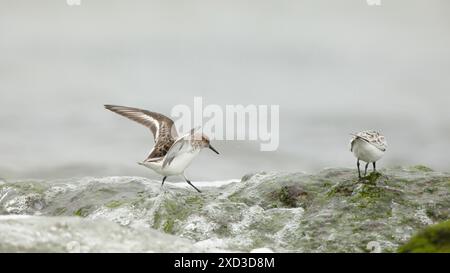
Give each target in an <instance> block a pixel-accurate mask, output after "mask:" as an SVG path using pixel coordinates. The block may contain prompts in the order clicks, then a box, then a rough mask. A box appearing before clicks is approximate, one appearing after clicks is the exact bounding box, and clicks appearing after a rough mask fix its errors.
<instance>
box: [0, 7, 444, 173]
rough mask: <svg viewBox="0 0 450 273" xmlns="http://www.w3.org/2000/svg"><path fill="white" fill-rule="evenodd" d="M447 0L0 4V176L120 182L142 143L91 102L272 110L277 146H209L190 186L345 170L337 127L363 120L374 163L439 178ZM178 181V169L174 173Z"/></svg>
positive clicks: (348, 160)
mask: <svg viewBox="0 0 450 273" xmlns="http://www.w3.org/2000/svg"><path fill="white" fill-rule="evenodd" d="M449 12H450V2H449V1H447V0H427V1H425V0H381V5H380V6H369V5H368V4H367V2H366V1H365V0H342V1H332V0H328V1H326V0H310V1H294V0H276V1H275V0H252V1H248V0H240V1H224V0H223V1H211V0H202V1H194V0H193V1H181V0H161V1H137V0H135V1H119V0H108V1H106V0H105V1H101V0H81V5H80V6H70V5H68V4H67V2H66V0H42V1H23V0H15V1H7V0H0V177H2V178H4V179H20V178H43V179H47V178H62V177H74V176H75V177H79V176H114V175H120V176H121V175H133V176H144V177H150V178H157V177H159V176H157V175H155V174H154V173H153V172H151V171H150V170H148V169H145V168H143V167H141V166H138V165H137V164H136V162H138V161H141V160H143V159H144V158H145V157H146V156H147V154H148V152H149V151H150V149H151V148H152V145H153V139H152V137H151V135H150V133H149V131H148V129H146V128H145V127H142V126H141V125H139V124H137V123H133V122H131V121H129V120H127V119H125V118H123V117H120V116H117V115H115V114H113V113H111V112H109V111H107V110H105V109H104V108H103V104H106V103H109V104H118V105H126V106H133V107H140V108H144V109H148V110H152V111H157V112H161V113H164V114H166V115H168V114H169V113H170V111H171V109H172V108H173V107H174V106H175V105H177V104H185V105H189V106H193V101H194V97H195V96H198V97H202V98H203V103H204V104H205V105H207V104H218V105H221V106H224V107H225V105H227V104H232V105H235V104H243V105H248V104H256V105H258V104H263V105H279V106H280V146H279V149H278V150H276V151H273V152H261V151H260V150H259V146H260V143H259V142H257V141H215V142H214V146H215V147H216V148H217V149H218V150H219V151H220V152H221V155H220V156H217V155H216V154H214V153H212V152H210V151H204V152H203V153H202V154H201V155H200V156H199V157H198V158H197V159H196V160H195V161H194V163H193V164H192V166H191V167H190V168H189V169H188V171H187V175H188V176H189V177H190V178H191V180H192V181H196V180H226V179H232V178H240V177H241V176H243V175H244V174H246V173H250V172H255V171H270V170H278V171H307V172H313V171H316V170H319V169H322V168H325V167H355V159H354V157H353V155H352V154H351V153H350V151H349V147H348V141H349V138H350V135H349V133H351V132H356V131H359V130H363V129H377V130H380V131H381V132H382V133H383V134H385V135H386V138H387V141H388V144H389V147H388V152H387V153H386V156H385V157H384V158H383V159H382V161H380V163H379V164H378V166H379V167H380V168H382V167H385V166H394V165H416V164H424V165H427V166H429V167H431V168H433V169H436V170H443V171H448V170H450V168H449V163H448V162H449V161H448V158H447V156H448V153H449V151H450V110H449V103H450V95H449V92H450V76H449V74H450V50H449V49H450V28H449V26H450V16H448V15H449ZM172 180H177V178H172Z"/></svg>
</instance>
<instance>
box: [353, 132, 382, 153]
mask: <svg viewBox="0 0 450 273" xmlns="http://www.w3.org/2000/svg"><path fill="white" fill-rule="evenodd" d="M352 135H353V138H352V140H351V141H350V144H351V148H350V151H353V143H354V141H355V140H356V139H358V138H359V139H362V140H364V141H366V142H367V143H369V144H371V145H373V146H375V147H376V148H377V149H379V150H381V151H383V152H385V151H386V148H387V142H386V139H385V138H384V136H383V135H381V134H380V133H378V132H376V131H363V132H359V133H358V134H352Z"/></svg>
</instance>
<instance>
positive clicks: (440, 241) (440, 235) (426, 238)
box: [398, 220, 450, 253]
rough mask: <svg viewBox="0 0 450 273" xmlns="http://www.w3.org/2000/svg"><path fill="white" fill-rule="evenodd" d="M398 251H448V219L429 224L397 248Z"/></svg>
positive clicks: (449, 232)
mask: <svg viewBox="0 0 450 273" xmlns="http://www.w3.org/2000/svg"><path fill="white" fill-rule="evenodd" d="M398 252H400V253H450V220H449V221H446V222H442V223H440V224H437V225H433V226H429V227H427V228H425V229H424V230H422V231H421V232H419V233H418V234H417V235H415V236H413V237H412V238H411V239H410V240H409V242H408V243H406V244H405V245H403V246H401V247H400V248H399V249H398Z"/></svg>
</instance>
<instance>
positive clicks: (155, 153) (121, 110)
mask: <svg viewBox="0 0 450 273" xmlns="http://www.w3.org/2000/svg"><path fill="white" fill-rule="evenodd" d="M105 108H106V109H108V110H110V111H113V112H115V113H117V114H119V115H122V116H124V117H126V118H129V119H131V120H133V121H136V122H138V123H140V124H142V125H144V126H146V127H148V128H149V129H150V131H151V132H152V134H153V137H154V140H155V147H153V149H152V150H151V151H150V155H149V156H148V157H147V160H148V159H151V158H157V157H162V156H164V155H165V154H166V152H167V151H168V150H169V148H170V147H171V146H172V144H173V142H174V141H175V139H176V137H177V136H178V134H177V131H176V128H175V126H174V122H173V120H171V119H170V118H168V117H166V116H164V115H162V114H159V113H155V112H151V111H147V110H143V109H138V108H132V107H126V106H118V105H105Z"/></svg>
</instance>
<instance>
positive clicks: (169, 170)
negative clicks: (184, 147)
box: [143, 150, 200, 176]
mask: <svg viewBox="0 0 450 273" xmlns="http://www.w3.org/2000/svg"><path fill="white" fill-rule="evenodd" d="M199 152H200V151H199V150H197V151H194V152H187V153H183V154H179V155H177V157H176V158H174V160H173V161H172V162H171V163H170V164H169V165H167V166H165V167H164V168H163V167H162V163H163V162H164V160H160V161H157V162H145V163H144V164H143V165H144V166H146V167H148V168H150V169H152V170H154V171H155V172H157V173H159V174H161V175H164V176H169V175H179V174H182V173H183V172H184V170H185V169H186V168H187V167H189V165H190V164H191V163H192V160H193V159H194V158H195V157H196V156H197V155H198V153H199Z"/></svg>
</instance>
